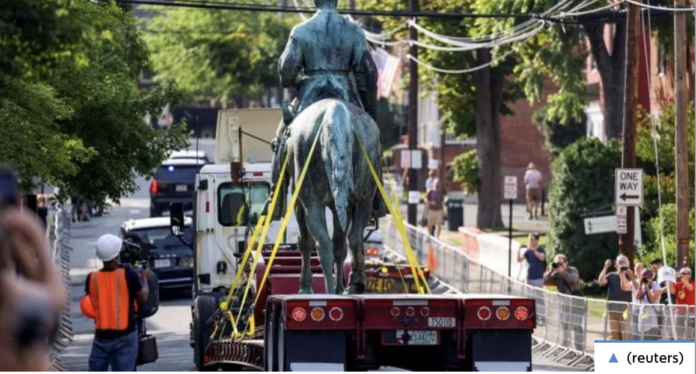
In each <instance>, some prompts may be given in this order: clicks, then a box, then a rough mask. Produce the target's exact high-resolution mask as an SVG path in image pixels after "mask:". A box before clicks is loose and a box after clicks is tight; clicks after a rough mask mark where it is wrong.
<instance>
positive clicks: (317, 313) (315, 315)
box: [310, 307, 324, 322]
mask: <svg viewBox="0 0 696 374" xmlns="http://www.w3.org/2000/svg"><path fill="white" fill-rule="evenodd" d="M310 315H311V316H312V319H313V320H315V321H316V322H321V321H323V320H324V309H322V308H319V307H316V308H314V309H312V313H310Z"/></svg>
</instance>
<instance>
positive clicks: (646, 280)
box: [641, 278, 650, 284]
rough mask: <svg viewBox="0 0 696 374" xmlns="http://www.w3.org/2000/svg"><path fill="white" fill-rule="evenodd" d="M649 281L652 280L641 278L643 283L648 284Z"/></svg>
mask: <svg viewBox="0 0 696 374" xmlns="http://www.w3.org/2000/svg"><path fill="white" fill-rule="evenodd" d="M648 282H650V279H648V278H643V279H641V283H643V284H648Z"/></svg>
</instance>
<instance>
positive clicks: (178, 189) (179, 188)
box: [176, 184, 188, 192]
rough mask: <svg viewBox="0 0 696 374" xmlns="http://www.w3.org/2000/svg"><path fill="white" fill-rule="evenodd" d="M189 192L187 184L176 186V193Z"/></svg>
mask: <svg viewBox="0 0 696 374" xmlns="http://www.w3.org/2000/svg"><path fill="white" fill-rule="evenodd" d="M186 191H188V186H187V185H185V184H177V185H176V192H186Z"/></svg>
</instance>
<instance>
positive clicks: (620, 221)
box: [616, 206, 628, 234]
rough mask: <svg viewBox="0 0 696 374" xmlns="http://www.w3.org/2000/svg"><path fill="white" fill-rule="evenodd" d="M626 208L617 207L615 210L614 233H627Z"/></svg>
mask: <svg viewBox="0 0 696 374" xmlns="http://www.w3.org/2000/svg"><path fill="white" fill-rule="evenodd" d="M627 220H628V208H626V207H625V206H619V207H617V208H616V233H617V234H627V233H628V221H627Z"/></svg>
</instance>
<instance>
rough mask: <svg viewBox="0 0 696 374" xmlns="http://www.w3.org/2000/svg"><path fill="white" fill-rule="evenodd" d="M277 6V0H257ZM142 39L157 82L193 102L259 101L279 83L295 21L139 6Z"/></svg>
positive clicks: (262, 15)
mask: <svg viewBox="0 0 696 374" xmlns="http://www.w3.org/2000/svg"><path fill="white" fill-rule="evenodd" d="M259 3H261V4H259V5H277V1H271V0H264V1H259ZM143 9H145V10H147V11H149V12H150V13H151V14H152V16H153V17H152V19H150V20H148V21H147V24H146V25H144V26H145V35H144V38H145V40H146V41H147V45H148V46H149V48H150V51H151V53H152V63H153V68H154V71H155V77H154V79H155V80H156V81H170V80H173V81H175V82H177V84H179V85H180V86H182V87H184V88H186V89H187V90H190V91H191V92H192V93H193V94H194V95H195V96H196V98H198V99H211V98H214V99H217V100H220V101H228V100H230V99H232V98H233V97H237V98H239V99H238V105H242V102H241V101H243V99H244V97H247V96H248V97H255V98H259V97H260V96H261V95H262V94H263V93H264V92H265V91H266V90H267V89H268V88H270V87H277V85H278V60H279V58H280V55H281V54H282V52H283V49H284V48H285V42H286V40H287V38H288V35H289V34H290V29H291V27H292V25H295V24H297V23H298V22H297V21H298V18H297V17H296V16H294V15H290V14H285V15H283V17H282V18H279V16H278V15H277V14H273V13H254V12H244V11H234V12H231V11H217V10H206V9H187V8H172V7H161V6H147V7H146V6H144V7H143Z"/></svg>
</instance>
